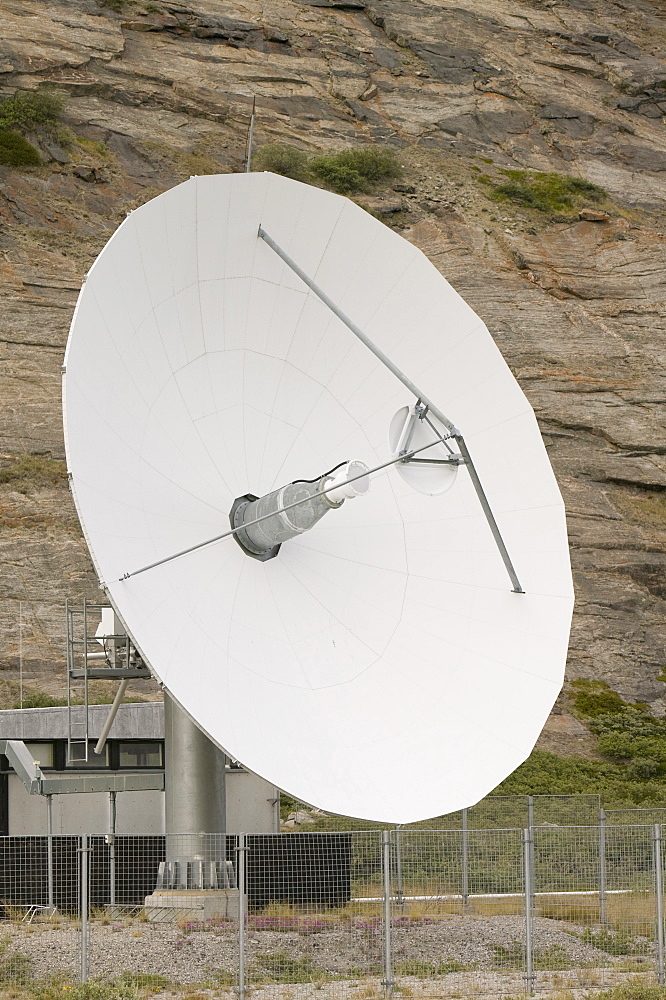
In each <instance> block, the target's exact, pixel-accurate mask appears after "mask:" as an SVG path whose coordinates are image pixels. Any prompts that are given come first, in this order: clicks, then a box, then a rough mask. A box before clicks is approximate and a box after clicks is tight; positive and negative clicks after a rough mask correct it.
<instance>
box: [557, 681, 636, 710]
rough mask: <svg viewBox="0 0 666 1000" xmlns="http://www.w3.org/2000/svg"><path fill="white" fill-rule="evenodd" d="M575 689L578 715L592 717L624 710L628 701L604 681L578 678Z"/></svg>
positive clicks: (575, 708)
mask: <svg viewBox="0 0 666 1000" xmlns="http://www.w3.org/2000/svg"><path fill="white" fill-rule="evenodd" d="M571 687H572V689H573V692H574V694H573V698H572V702H573V708H574V711H575V712H576V714H577V715H581V716H583V718H586V719H591V718H594V717H595V716H597V715H612V714H614V713H619V712H623V711H624V710H625V708H626V707H627V703H626V702H625V701H623V700H622V698H620V696H619V694H618V693H617V692H616V691H611V689H610V688H609V687H608V685H607V684H606V683H605V682H604V681H588V680H577V681H574V682H573V683H572V685H571Z"/></svg>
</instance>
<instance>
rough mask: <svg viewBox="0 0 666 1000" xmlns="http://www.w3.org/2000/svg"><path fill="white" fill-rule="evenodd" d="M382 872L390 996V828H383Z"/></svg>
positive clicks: (386, 981) (386, 978) (387, 991)
mask: <svg viewBox="0 0 666 1000" xmlns="http://www.w3.org/2000/svg"><path fill="white" fill-rule="evenodd" d="M382 874H383V876H384V978H383V979H382V986H383V987H384V996H385V997H390V996H391V994H392V992H393V977H392V975H391V973H392V971H393V970H392V965H393V963H392V961H391V835H390V833H389V831H388V830H382Z"/></svg>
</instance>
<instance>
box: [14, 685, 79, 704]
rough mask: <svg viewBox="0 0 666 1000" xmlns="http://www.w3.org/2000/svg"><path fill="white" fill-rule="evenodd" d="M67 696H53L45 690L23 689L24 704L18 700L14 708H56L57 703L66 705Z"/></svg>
mask: <svg viewBox="0 0 666 1000" xmlns="http://www.w3.org/2000/svg"><path fill="white" fill-rule="evenodd" d="M66 704H67V699H66V698H52V697H51V695H50V694H45V693H44V692H43V691H37V690H34V689H33V690H29V691H26V690H25V689H24V691H23V704H21V702H20V700H19V701H17V702H16V703H15V704H14V705H12V708H54V707H56V706H57V705H60V706H62V705H66Z"/></svg>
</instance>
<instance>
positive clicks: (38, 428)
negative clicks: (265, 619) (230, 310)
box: [0, 0, 666, 746]
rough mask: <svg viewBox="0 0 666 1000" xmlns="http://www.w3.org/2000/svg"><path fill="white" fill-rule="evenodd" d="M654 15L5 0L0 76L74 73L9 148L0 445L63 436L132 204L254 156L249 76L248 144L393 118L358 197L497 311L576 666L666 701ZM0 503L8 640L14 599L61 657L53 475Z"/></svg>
mask: <svg viewBox="0 0 666 1000" xmlns="http://www.w3.org/2000/svg"><path fill="white" fill-rule="evenodd" d="M116 8H118V9H116ZM660 31H663V25H661V26H660V22H659V11H658V9H657V7H656V6H655V5H653V4H644V3H642V2H641V0H623V3H622V4H620V3H614V2H610V3H607V2H605V0H603V2H602V0H575V2H574V0H569V2H564V0H562V2H551V0H548V2H546V0H511V2H509V0H488V2H487V3H486V4H485V5H484V6H483V12H482V13H481V11H480V9H479V7H478V5H476V4H471V3H469V2H465V0H461V2H459V3H457V4H456V5H455V6H454V5H449V4H447V3H444V2H437V3H425V2H422V0H358V2H357V0H307V2H306V0H276V2H275V3H272V4H270V5H268V4H263V3H261V2H259V0H242V2H241V0H238V2H236V0H230V2H224V3H223V2H221V0H195V2H192V3H191V4H190V3H187V4H186V3H183V4H181V3H171V2H168V0H164V2H162V0H159V2H157V0H154V2H150V3H148V2H147V3H145V4H142V3H141V2H139V0H117V2H114V3H113V4H109V5H103V4H102V3H96V2H95V0H20V2H19V0H6V2H5V3H4V5H3V33H2V39H1V40H0V84H1V85H2V87H3V88H4V92H5V93H10V92H11V91H12V90H13V89H14V88H23V89H32V88H36V87H42V86H44V85H51V86H56V87H58V88H59V89H61V90H62V91H64V92H65V93H66V94H67V96H68V102H67V107H66V115H65V117H66V124H67V126H68V127H69V129H70V130H71V133H72V135H73V140H72V136H70V141H69V143H68V142H67V141H65V139H61V140H58V139H57V137H56V139H54V140H52V141H50V142H42V143H41V144H40V150H41V153H42V156H43V157H44V159H45V160H46V161H47V162H46V165H45V166H44V167H41V168H37V169H33V170H31V171H25V172H17V171H14V170H9V169H8V168H0V224H1V227H2V228H1V231H0V294H1V296H2V298H1V306H0V309H1V323H0V390H1V392H2V399H3V417H4V419H3V421H2V424H1V426H0V454H1V455H2V456H4V459H3V458H2V457H0V466H2V464H3V462H4V464H6V463H7V462H10V461H11V460H12V457H13V456H15V455H18V454H24V453H32V454H42V455H46V456H47V457H48V456H51V457H54V458H61V457H62V456H63V443H62V430H61V423H60V396H59V383H60V365H61V362H62V354H63V350H64V345H65V340H66V335H67V329H68V325H69V321H70V318H71V313H72V309H73V305H74V302H75V298H76V294H77V291H78V288H79V286H80V283H81V280H82V278H83V276H84V274H85V272H86V270H87V269H88V267H89V266H90V264H91V262H92V260H93V259H94V257H95V255H96V254H97V253H98V252H99V250H100V249H101V247H102V246H103V244H104V242H105V241H106V239H108V237H109V236H110V234H111V233H112V232H113V230H114V229H115V227H116V226H117V225H118V224H119V222H120V221H121V220H122V219H123V218H124V216H125V213H126V212H127V211H128V210H130V209H131V208H133V207H135V206H136V205H138V204H140V203H142V202H143V201H145V200H147V199H148V198H150V197H152V196H153V195H155V194H157V193H158V192H159V191H161V190H163V189H164V188H166V187H168V186H170V185H172V184H174V183H175V182H177V181H179V180H181V179H184V178H186V177H188V176H189V175H190V174H197V173H206V172H209V171H215V170H233V169H239V168H240V167H241V166H242V159H243V150H244V145H245V137H246V132H247V124H248V113H249V109H250V106H251V102H252V99H253V96H256V99H257V112H258V114H257V127H256V132H255V137H256V141H257V142H258V143H259V144H261V143H266V142H272V141H278V140H279V141H287V142H291V143H293V144H295V145H297V146H300V147H301V148H303V149H304V150H306V151H320V150H321V151H327V150H339V149H342V148H346V147H348V146H350V145H353V144H360V143H365V142H379V143H389V144H391V145H392V146H393V147H394V148H395V149H397V150H398V151H399V153H400V157H401V162H402V163H403V164H404V167H405V176H404V177H403V178H402V180H401V183H400V184H396V187H395V190H390V189H387V190H385V191H382V192H378V193H377V194H376V196H375V198H374V201H373V202H372V203H369V207H370V208H371V209H372V210H373V211H375V212H377V213H378V214H380V215H381V217H382V218H383V219H384V220H385V221H386V223H387V224H388V225H394V226H396V227H398V228H400V229H401V231H402V232H403V234H404V235H405V236H406V237H407V238H408V239H411V240H412V241H413V242H414V243H416V244H417V245H418V246H420V247H421V248H422V249H423V250H424V251H425V252H426V253H427V254H428V255H429V256H430V258H431V259H432V260H433V261H434V263H435V264H436V266H437V267H439V268H440V270H441V271H442V273H443V274H445V275H446V277H447V278H448V279H449V280H450V281H451V282H452V283H453V285H454V286H455V287H456V288H457V289H458V290H459V291H460V292H461V294H462V295H463V296H464V297H465V298H466V299H467V300H468V301H469V302H470V304H471V305H472V306H473V308H474V309H475V310H476V311H477V312H478V313H479V314H480V315H481V316H482V317H483V319H484V320H485V322H486V323H487V325H488V327H489V328H490V330H491V331H492V333H493V335H494V336H495V338H496V340H497V343H498V344H499V346H500V348H501V350H502V351H503V353H504V356H505V357H506V359H507V361H508V362H509V364H510V365H511V367H512V369H513V371H514V372H515V374H516V376H517V378H518V379H519V381H520V382H521V385H522V386H523V388H524V390H525V391H526V393H527V394H528V396H529V398H530V400H531V402H532V405H533V406H534V408H535V410H536V413H537V416H538V418H539V421H540V424H541V427H542V430H543V432H544V436H545V439H546V442H547V444H548V448H549V451H550V454H551V457H552V461H553V464H554V467H555V470H556V473H557V475H558V478H559V481H560V484H561V486H562V490H563V493H564V496H565V500H566V503H567V508H568V515H569V529H570V536H571V543H572V559H573V563H574V568H575V575H576V587H577V594H578V603H577V610H576V615H575V619H574V628H573V635H572V644H571V655H570V661H569V673H570V676H571V677H579V676H583V677H596V678H603V679H605V680H606V681H607V682H608V683H609V684H610V685H611V687H613V688H616V689H617V690H618V691H619V692H620V693H621V694H622V695H623V696H624V697H625V698H627V699H629V700H633V699H637V700H641V701H647V702H650V703H651V704H652V706H653V708H654V710H655V711H663V710H664V708H665V707H666V705H665V703H664V691H665V690H666V688H665V686H664V682H663V681H661V680H659V679H658V677H659V675H660V674H662V672H663V670H664V660H663V656H664V640H665V638H666V635H665V632H666V628H665V626H664V621H665V617H664V611H665V609H666V608H665V604H664V599H665V587H664V582H663V581H664V565H665V563H666V556H665V551H666V544H665V538H666V491H665V490H666V433H665V430H666V428H665V423H666V420H665V417H664V412H665V411H664V398H665V387H664V375H663V372H664V337H663V332H662V331H663V319H664V313H665V311H666V309H665V305H664V285H665V282H664V245H665V242H666V240H665V237H664V232H665V230H666V223H665V222H664V217H663V211H664V207H665V205H664V202H665V200H666V188H665V186H664V171H665V170H666V135H665V133H664V129H663V116H664V114H666V63H665V62H664V60H663V58H662V57H661V56H660V55H659V52H658V48H657V43H658V39H659V32H660ZM65 138H66V137H65ZM38 141H39V140H38ZM502 169H509V170H520V169H525V170H539V171H550V172H560V173H564V174H568V175H575V176H579V177H583V178H585V179H587V180H589V181H591V182H594V183H596V184H600V185H603V186H604V187H605V188H606V190H607V191H608V194H609V200H608V201H607V202H606V203H605V204H604V205H603V206H597V205H594V204H590V205H587V206H583V211H582V212H581V213H580V217H579V216H578V213H574V214H573V215H565V216H558V215H557V214H556V213H551V214H550V215H548V214H545V213H543V212H539V211H536V210H534V209H532V208H530V207H529V206H525V207H523V208H521V207H520V206H516V205H515V204H511V203H508V202H497V201H495V200H493V198H492V191H493V187H492V183H489V181H488V180H487V179H485V180H484V175H485V174H489V175H490V181H491V182H492V181H493V179H494V182H497V180H498V178H501V176H503V175H501V173H500V172H501V170H502ZM585 212H587V214H585ZM590 212H591V213H593V214H592V215H590V214H589V213H590ZM594 213H596V217H595V215H594ZM100 377H103V373H101V376H100ZM100 460H101V461H103V457H102V456H101V457H100ZM0 520H1V523H2V535H1V536H0V565H1V566H2V574H1V576H0V666H2V667H3V668H6V669H7V670H11V669H14V668H15V665H16V663H17V658H18V651H19V629H18V625H17V622H18V606H19V602H21V603H22V607H23V609H24V612H25V609H26V608H27V609H29V611H30V614H31V615H32V618H31V621H32V620H34V622H39V621H41V622H42V623H43V625H42V626H41V634H42V638H41V639H40V640H39V641H37V640H36V639H34V640H31V641H32V646H30V651H29V652H30V656H31V657H32V660H31V662H32V664H33V669H34V670H35V671H38V670H40V669H45V668H47V669H51V668H52V667H53V665H54V664H58V669H60V670H61V671H62V657H61V646H60V645H59V643H60V639H59V637H58V635H57V634H56V633H57V628H56V625H55V624H52V625H51V624H49V623H50V622H54V623H55V621H56V612H55V609H57V608H59V607H60V606H61V604H62V602H63V601H64V598H65V596H75V595H77V594H81V593H85V594H87V595H88V596H89V597H95V596H97V591H96V582H95V579H94V574H93V572H92V568H91V566H90V562H89V560H88V557H87V553H86V549H85V545H84V543H83V540H82V538H81V534H80V531H79V529H78V526H77V522H76V519H75V516H74V513H73V508H72V505H71V502H70V499H69V496H68V491H67V485H66V482H65V481H63V482H62V483H61V484H60V485H57V484H56V485H53V484H51V485H50V486H48V487H46V486H39V485H38V484H32V485H30V484H28V485H27V486H25V485H24V486H22V487H21V488H20V489H19V488H17V487H16V485H15V484H14V485H12V482H6V483H4V484H2V483H0ZM31 628H32V626H31ZM33 632H34V633H35V634H37V633H38V632H39V628H38V626H37V625H35V626H34V628H32V631H31V633H30V634H31V635H32V634H33ZM24 638H25V637H24ZM27 642H28V640H27V638H26V643H27ZM28 645H29V644H28ZM26 648H27V646H26V647H24V653H25V650H26ZM26 655H27V654H26ZM554 725H555V729H556V730H557V732H555V730H554V736H553V739H554V740H555V741H556V742H557V733H558V732H560V730H562V732H563V733H564V730H563V723H562V722H561V720H560V722H558V723H557V724H554ZM558 726H559V729H557V727H558ZM565 728H566V727H565ZM569 729H571V724H569ZM567 733H568V736H569V737H570V739H569V745H571V746H574V745H579V744H580V745H581V746H582V745H583V743H584V736H583V735H582V734H580V733H578V732H573V731H571V732H569V730H567ZM567 733H564V735H567ZM576 741H578V743H576Z"/></svg>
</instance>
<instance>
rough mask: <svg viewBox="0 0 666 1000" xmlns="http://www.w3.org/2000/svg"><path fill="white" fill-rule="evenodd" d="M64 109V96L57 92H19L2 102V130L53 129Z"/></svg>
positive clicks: (0, 119) (0, 124)
mask: <svg viewBox="0 0 666 1000" xmlns="http://www.w3.org/2000/svg"><path fill="white" fill-rule="evenodd" d="M64 107H65V98H64V95H63V94H60V93H58V92H57V91H55V90H17V91H15V92H14V93H13V94H12V96H11V97H5V98H4V99H3V100H1V101H0V129H18V131H19V132H28V131H31V130H32V129H35V128H52V127H53V126H55V125H56V124H57V122H58V121H59V120H60V116H61V115H62V112H63V109H64Z"/></svg>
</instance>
